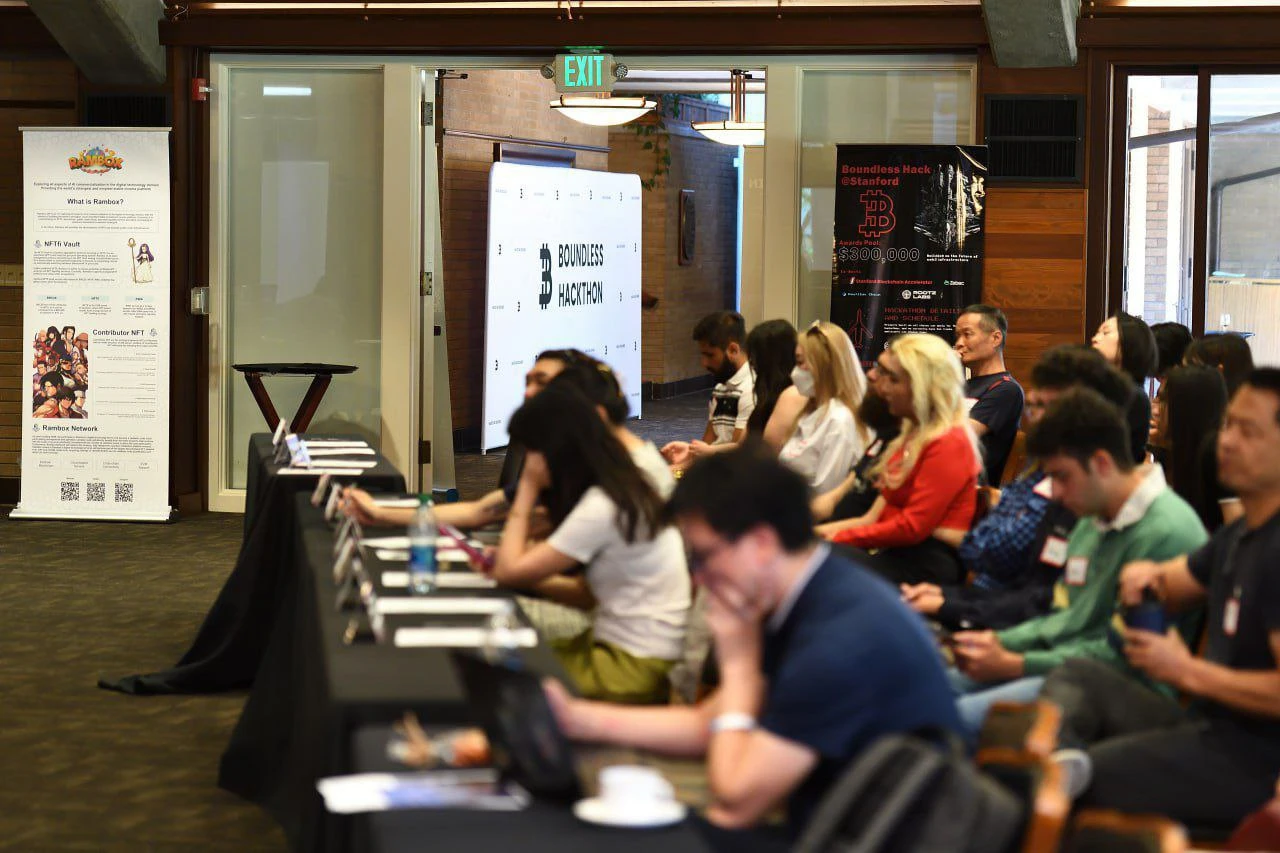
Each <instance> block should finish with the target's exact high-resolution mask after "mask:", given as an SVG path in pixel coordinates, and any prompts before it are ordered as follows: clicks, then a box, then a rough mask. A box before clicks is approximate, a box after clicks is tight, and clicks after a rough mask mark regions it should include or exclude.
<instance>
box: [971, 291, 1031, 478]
mask: <svg viewBox="0 0 1280 853" xmlns="http://www.w3.org/2000/svg"><path fill="white" fill-rule="evenodd" d="M1008 336H1009V319H1008V318H1007V317H1005V315H1004V312H1003V311H1001V310H1000V309H999V308H996V307H994V306H992V305H970V306H969V307H967V308H965V309H964V311H962V312H961V313H960V316H959V317H957V318H956V344H955V350H956V352H957V353H958V354H959V355H960V362H961V364H963V365H964V367H965V369H966V370H968V371H969V381H968V382H966V383H965V388H964V393H965V402H966V405H967V406H968V407H969V420H970V421H972V422H973V431H974V432H975V433H977V435H978V438H979V439H980V440H981V441H982V458H983V461H984V464H985V466H986V480H987V485H988V486H995V487H999V485H1000V481H1001V478H1002V477H1003V476H1004V466H1005V463H1007V462H1008V461H1009V451H1010V450H1011V449H1012V448H1013V440H1014V439H1015V438H1016V437H1017V435H1018V420H1019V419H1020V418H1021V417H1022V403H1023V399H1022V386H1021V385H1019V384H1018V382H1017V380H1016V379H1014V378H1013V374H1012V373H1010V372H1009V371H1007V370H1005V368H1004V343H1005V339H1006V338H1007V337H1008Z"/></svg>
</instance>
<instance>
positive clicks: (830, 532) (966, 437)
mask: <svg viewBox="0 0 1280 853" xmlns="http://www.w3.org/2000/svg"><path fill="white" fill-rule="evenodd" d="M870 378H871V381H872V382H873V383H874V384H875V387H876V391H877V392H878V393H879V394H880V396H882V397H883V398H884V399H885V401H886V402H887V403H888V404H889V410H890V412H892V413H893V414H894V415H895V416H896V417H899V418H901V419H902V432H901V433H900V434H899V436H898V438H896V439H895V440H894V441H893V443H892V444H890V445H889V447H888V448H886V449H885V451H884V453H883V454H881V457H880V461H879V462H877V463H876V467H875V468H873V469H872V472H871V473H872V476H873V477H876V478H878V481H879V484H880V497H879V498H878V499H877V500H876V502H875V504H874V505H873V506H872V507H871V509H870V510H869V511H868V512H867V514H866V515H863V516H861V517H860V518H854V519H849V520H847V521H840V522H835V523H833V524H825V525H822V526H820V527H819V528H818V532H819V533H820V534H821V535H823V536H824V537H826V538H828V539H830V540H832V541H833V542H836V543H839V544H843V545H848V546H852V547H853V548H856V549H859V551H860V553H858V554H856V555H855V557H856V559H858V560H859V561H860V562H862V563H863V564H864V565H866V566H867V567H868V568H871V569H873V570H874V571H877V572H879V573H880V574H882V575H884V576H886V577H887V578H889V579H890V580H892V581H894V582H895V583H936V584H953V583H958V582H960V581H961V580H963V572H964V570H963V569H962V568H961V565H960V560H959V558H958V557H957V556H956V551H955V548H954V547H953V545H951V544H949V543H954V542H959V541H960V540H961V539H962V538H963V537H964V534H965V533H966V532H967V531H968V530H969V527H970V525H971V524H972V522H973V515H974V510H975V508H976V506H977V485H978V471H979V469H980V467H981V455H980V453H979V451H978V442H977V437H976V436H975V435H974V433H973V430H972V428H971V427H970V426H969V417H968V412H967V411H966V410H965V404H964V373H963V371H962V369H961V367H960V360H959V359H958V358H957V357H956V354H955V353H954V352H953V351H952V349H951V347H949V346H947V343H946V341H944V340H943V339H942V338H939V337H937V336H935V335H926V334H910V335H901V336H899V337H897V338H894V339H893V341H892V342H890V344H889V346H888V348H887V349H886V350H885V351H884V352H883V353H881V354H880V357H879V358H878V359H877V361H876V366H875V367H874V368H873V369H872V371H871V374H870Z"/></svg>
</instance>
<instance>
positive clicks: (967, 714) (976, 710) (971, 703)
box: [947, 667, 1044, 747]
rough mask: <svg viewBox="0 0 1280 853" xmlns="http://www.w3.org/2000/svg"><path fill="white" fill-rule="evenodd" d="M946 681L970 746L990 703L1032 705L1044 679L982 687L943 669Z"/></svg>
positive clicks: (982, 685) (1039, 677)
mask: <svg viewBox="0 0 1280 853" xmlns="http://www.w3.org/2000/svg"><path fill="white" fill-rule="evenodd" d="M947 681H949V682H950V683H951V689H952V691H953V692H954V693H955V694H956V710H957V711H959V712H960V723H961V725H963V726H964V734H965V738H966V740H967V741H968V743H969V746H970V747H972V746H973V745H974V744H976V743H977V742H978V732H980V731H982V724H983V723H984V722H986V719H987V711H989V710H991V705H992V703H994V702H1034V701H1035V700H1036V698H1037V697H1038V696H1039V695H1040V687H1041V685H1043V684H1044V677H1043V676H1040V675H1032V676H1027V677H1026V678H1015V679H1014V680H1013V681H1006V682H1004V683H1002V684H985V683H983V682H980V681H974V680H973V679H972V678H970V677H969V676H967V675H965V674H964V673H963V672H961V671H960V670H958V669H956V668H954V667H952V668H950V669H948V670H947Z"/></svg>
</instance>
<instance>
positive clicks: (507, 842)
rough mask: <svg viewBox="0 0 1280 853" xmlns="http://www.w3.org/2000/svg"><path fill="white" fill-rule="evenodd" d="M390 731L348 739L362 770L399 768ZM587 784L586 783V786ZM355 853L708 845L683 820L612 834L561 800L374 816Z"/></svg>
mask: <svg viewBox="0 0 1280 853" xmlns="http://www.w3.org/2000/svg"><path fill="white" fill-rule="evenodd" d="M390 734H391V731H390V729H389V727H387V726H383V725H375V726H364V727H361V728H360V729H359V730H358V731H357V732H356V733H355V734H354V736H353V737H352V739H351V753H352V760H353V761H354V763H355V769H356V770H357V771H358V772H361V773H388V772H394V771H396V770H397V769H402V768H397V767H396V766H395V765H394V764H393V763H392V762H391V761H390V760H389V759H388V758H387V754H386V744H387V740H388V738H389V737H390ZM591 781H592V780H591V779H590V778H587V779H584V782H586V783H587V784H588V788H590V783H591ZM355 830H356V832H355V850H357V851H358V853H415V851H419V850H422V849H424V845H425V844H426V843H430V845H431V847H432V848H433V849H436V850H441V851H453V850H466V851H467V853H508V851H520V853H597V851H608V853H653V851H661V853H705V851H707V850H708V849H709V848H708V846H707V844H706V842H705V841H704V840H703V838H702V836H701V835H700V834H699V833H698V832H697V831H695V830H694V828H693V827H692V826H691V825H690V824H689V822H688V821H685V822H682V823H679V824H676V825H674V826H666V827H657V828H653V829H612V828H607V827H601V826H594V825H591V824H587V823H583V822H582V821H579V820H578V819H577V818H575V817H574V816H573V814H572V812H571V811H570V810H569V808H568V807H567V806H565V805H564V804H563V803H554V802H546V801H539V800H535V801H534V802H533V804H532V805H530V806H529V808H528V809H526V810H524V811H519V812H482V811H467V810H465V809H430V810H408V811H390V812H378V813H373V814H367V815H360V816H357V817H356V819H355Z"/></svg>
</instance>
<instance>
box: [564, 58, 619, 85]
mask: <svg viewBox="0 0 1280 853" xmlns="http://www.w3.org/2000/svg"><path fill="white" fill-rule="evenodd" d="M555 72H556V91H557V92H561V93H594V92H612V91H613V56H612V55H611V54H608V53H562V54H559V55H558V56H556V64H555Z"/></svg>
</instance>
